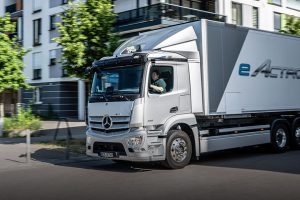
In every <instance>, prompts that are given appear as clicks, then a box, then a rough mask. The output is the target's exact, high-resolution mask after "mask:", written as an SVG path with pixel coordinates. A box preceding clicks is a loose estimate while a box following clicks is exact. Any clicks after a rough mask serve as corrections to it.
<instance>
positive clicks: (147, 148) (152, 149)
mask: <svg viewBox="0 0 300 200" xmlns="http://www.w3.org/2000/svg"><path fill="white" fill-rule="evenodd" d="M86 135H87V141H86V154H87V155H88V156H92V157H98V158H100V156H99V154H98V153H99V151H102V152H118V155H119V157H115V158H109V159H113V160H126V161H133V162H147V161H161V160H165V148H164V147H165V142H166V141H165V138H163V137H161V138H160V137H158V135H150V136H149V135H148V134H147V131H146V130H145V129H135V130H133V131H130V132H124V133H120V134H118V135H109V134H108V135H105V134H98V133H95V132H93V131H92V130H90V129H88V130H87V132H86ZM138 136H142V138H143V140H142V143H141V144H140V145H136V146H130V145H129V144H128V140H129V138H132V137H138ZM99 145H100V146H99ZM99 147H100V148H99ZM122 147H123V148H122Z"/></svg>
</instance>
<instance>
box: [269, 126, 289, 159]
mask: <svg viewBox="0 0 300 200" xmlns="http://www.w3.org/2000/svg"><path fill="white" fill-rule="evenodd" d="M271 144H272V146H273V150H274V151H275V152H276V153H283V152H285V151H286V150H287V149H288V146H289V131H288V128H287V126H286V125H284V124H282V123H279V124H277V125H275V126H274V128H273V129H272V131H271Z"/></svg>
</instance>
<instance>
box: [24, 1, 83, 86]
mask: <svg viewBox="0 0 300 200" xmlns="http://www.w3.org/2000/svg"><path fill="white" fill-rule="evenodd" d="M32 2H33V1H32V0H26V3H24V9H23V15H24V43H23V44H24V48H25V49H31V51H30V52H29V53H28V54H27V55H26V56H25V57H24V63H25V66H26V67H25V69H24V74H25V76H26V77H28V82H29V83H43V82H57V81H72V80H73V81H74V80H78V79H75V78H49V56H50V55H49V52H50V50H52V49H57V48H58V46H57V44H56V43H50V42H49V23H50V15H53V14H56V13H61V12H62V11H63V7H62V6H59V7H54V8H49V1H45V2H44V4H42V11H41V12H38V13H34V14H32V12H33V6H32ZM39 18H41V19H42V38H41V43H42V45H40V46H37V47H33V20H35V19H39ZM35 52H42V55H41V56H42V79H41V80H32V78H33V69H32V57H33V56H32V53H35Z"/></svg>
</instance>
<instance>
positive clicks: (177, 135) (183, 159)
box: [162, 130, 193, 169]
mask: <svg viewBox="0 0 300 200" xmlns="http://www.w3.org/2000/svg"><path fill="white" fill-rule="evenodd" d="M192 151H193V148H192V143H191V140H190V138H189V136H188V135H187V134H186V133H185V132H183V131H180V130H173V131H170V132H169V133H168V137H167V146H166V160H165V161H164V162H163V163H162V164H163V165H164V166H165V167H167V168H171V169H180V168H183V167H185V166H186V165H188V164H189V162H190V160H191V157H192Z"/></svg>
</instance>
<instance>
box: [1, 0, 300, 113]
mask: <svg viewBox="0 0 300 200" xmlns="http://www.w3.org/2000/svg"><path fill="white" fill-rule="evenodd" d="M67 3H68V0H0V15H1V16H2V15H4V13H5V12H9V13H11V16H12V20H14V21H15V22H17V32H16V33H15V34H17V35H18V38H19V40H20V42H21V43H22V44H23V46H24V47H25V49H31V51H30V52H29V53H28V54H27V55H26V56H25V57H24V62H25V65H26V68H25V69H24V73H25V75H26V76H27V77H28V80H27V81H28V83H30V84H31V85H34V86H36V87H35V89H34V90H30V91H22V95H21V99H22V102H23V103H26V104H29V103H30V104H32V105H33V108H34V111H35V112H36V113H38V114H40V115H44V116H53V115H54V116H60V117H71V118H79V119H84V117H85V104H86V99H85V96H86V95H85V94H86V86H85V83H84V81H82V80H79V79H76V78H69V77H68V76H67V74H66V73H65V71H64V70H63V69H62V63H61V54H62V51H63V49H62V48H61V47H59V46H58V45H57V43H55V41H53V38H54V37H57V36H59V33H58V30H57V27H56V26H55V23H59V22H60V17H59V16H58V15H59V14H60V13H62V12H63V11H64V9H66V4H67ZM112 3H113V4H114V12H115V13H117V21H116V24H115V30H116V31H117V32H119V33H120V34H121V36H122V38H124V39H126V38H129V37H131V36H134V35H137V34H138V33H139V32H144V31H148V30H153V29H157V28H161V27H165V26H169V25H174V24H178V23H184V22H188V21H194V20H198V19H202V18H206V19H211V20H218V21H224V22H227V23H232V24H236V25H242V26H247V27H252V28H259V29H262V30H268V31H279V30H280V29H282V28H283V27H284V22H285V18H286V16H287V15H293V16H297V17H300V1H299V0H205V1H204V0H112Z"/></svg>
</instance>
